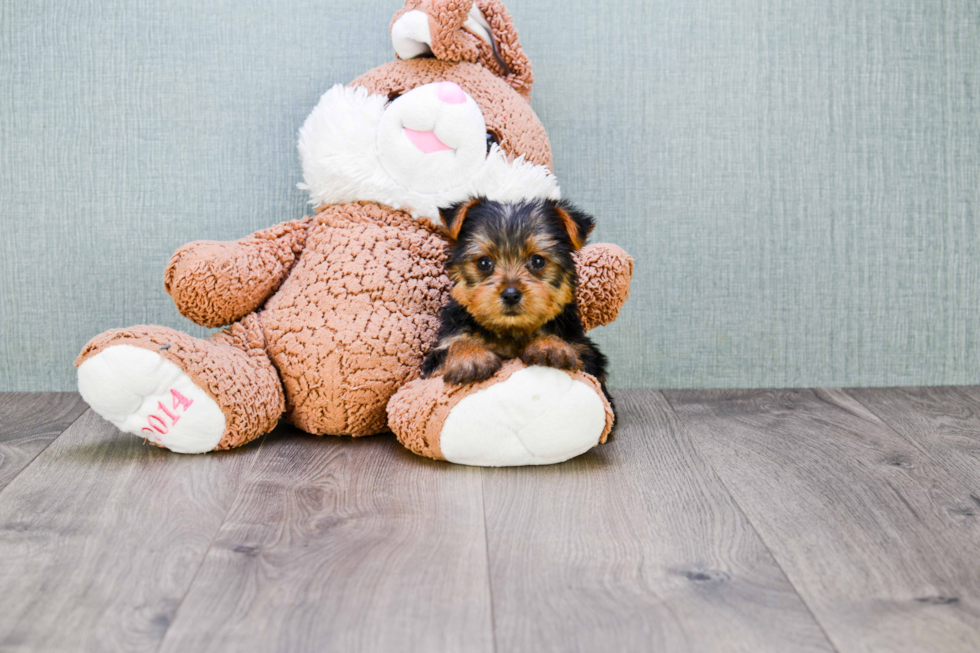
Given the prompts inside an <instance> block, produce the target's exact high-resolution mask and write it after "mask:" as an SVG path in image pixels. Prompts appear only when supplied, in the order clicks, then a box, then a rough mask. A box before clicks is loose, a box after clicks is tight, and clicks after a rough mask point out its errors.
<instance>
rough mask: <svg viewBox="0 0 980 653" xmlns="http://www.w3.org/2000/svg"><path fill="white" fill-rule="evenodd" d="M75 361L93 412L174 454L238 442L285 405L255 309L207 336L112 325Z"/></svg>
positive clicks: (271, 421)
mask: <svg viewBox="0 0 980 653" xmlns="http://www.w3.org/2000/svg"><path fill="white" fill-rule="evenodd" d="M76 365H77V366H78V389H79V391H80V392H81V394H82V397H83V398H84V399H85V401H87V402H88V404H89V405H90V406H91V407H92V409H93V410H94V411H95V412H96V413H98V414H99V415H101V416H102V417H104V418H105V419H107V420H108V421H110V422H112V423H113V424H114V425H115V426H116V427H117V428H119V429H120V430H121V431H125V432H127V433H132V434H133V435H136V436H138V437H141V438H146V439H148V440H149V441H151V442H153V443H154V444H157V445H159V446H161V447H165V448H167V449H170V450H171V451H176V452H178V453H203V452H206V451H213V450H216V449H230V448H233V447H238V446H241V445H243V444H245V443H246V442H249V441H251V440H254V439H255V438H257V437H259V436H260V435H262V434H263V433H267V432H268V431H270V430H272V428H274V427H275V425H276V423H277V421H278V419H279V417H280V416H281V415H282V413H283V411H284V410H285V400H284V398H283V391H282V384H281V382H280V381H279V376H278V374H277V372H276V369H275V368H274V367H273V366H272V363H271V362H270V361H269V358H268V356H267V354H266V352H265V338H264V336H263V334H262V330H261V327H260V325H259V322H258V318H257V317H256V316H255V315H249V316H246V317H245V318H244V319H242V320H241V321H240V322H237V323H235V324H234V325H232V326H231V327H229V328H227V329H225V330H224V331H222V332H221V333H218V334H216V335H215V336H213V337H212V338H210V339H207V340H202V339H199V338H194V337H191V336H189V335H187V334H185V333H181V332H179V331H175V330H173V329H168V328H166V327H158V326H139V327H132V328H130V329H113V330H110V331H107V332H105V333H103V334H101V335H99V336H96V337H95V338H93V339H92V340H91V341H90V342H89V343H88V345H86V346H85V348H84V349H83V350H82V353H81V354H80V355H79V357H78V361H77V362H76Z"/></svg>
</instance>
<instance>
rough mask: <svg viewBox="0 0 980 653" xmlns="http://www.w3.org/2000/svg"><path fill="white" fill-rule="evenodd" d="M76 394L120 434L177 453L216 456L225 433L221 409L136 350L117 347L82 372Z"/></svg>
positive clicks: (165, 363) (174, 369)
mask: <svg viewBox="0 0 980 653" xmlns="http://www.w3.org/2000/svg"><path fill="white" fill-rule="evenodd" d="M78 390H79V392H80V393H81V395H82V398H83V399H84V400H85V401H86V402H88V404H89V406H91V407H92V410H94V411H95V412H96V413H98V414H99V415H101V416H102V417H103V418H105V419H106V420H108V421H109V422H112V424H114V425H115V426H116V427H117V428H118V429H119V430H120V431H124V432H126V433H132V434H133V435H136V436H138V437H141V438H146V439H148V440H150V441H152V442H154V443H155V444H157V445H159V446H161V447H165V448H167V449H170V450H171V451H175V452H177V453H204V452H205V451H211V450H213V449H214V448H215V447H216V446H217V445H218V442H219V441H220V440H221V437H222V435H223V434H224V431H225V416H224V413H222V411H221V408H220V407H219V406H218V404H217V403H216V402H215V401H214V399H212V398H211V397H210V396H209V395H208V394H207V393H206V392H205V391H204V390H202V389H201V388H199V387H198V386H197V385H195V384H194V382H193V381H191V379H190V377H188V376H187V374H185V373H184V372H183V370H181V369H180V368H179V367H178V366H177V365H175V364H174V363H172V362H170V361H169V360H166V359H165V358H163V357H162V356H160V355H159V354H157V353H155V352H153V351H150V350H148V349H143V348H142V347H134V346H132V345H114V346H112V347H108V348H106V349H104V350H103V351H101V352H99V353H98V354H96V355H95V356H92V357H91V358H89V359H87V360H86V361H85V362H84V363H82V364H81V365H80V366H79V368H78Z"/></svg>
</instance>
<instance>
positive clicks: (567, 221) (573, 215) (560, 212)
mask: <svg viewBox="0 0 980 653" xmlns="http://www.w3.org/2000/svg"><path fill="white" fill-rule="evenodd" d="M548 204H549V205H551V208H552V209H554V211H555V214H556V215H557V216H558V219H559V220H561V223H562V226H563V227H565V231H567V232H568V239H569V240H570V241H571V243H572V249H573V250H575V251H578V250H580V249H582V246H583V245H585V241H586V240H587V239H588V238H589V234H590V233H592V230H593V229H595V220H594V219H593V218H592V216H591V215H589V214H588V213H585V212H583V211H580V210H579V209H577V208H575V207H574V206H572V205H571V204H570V203H568V202H566V201H565V200H560V201H557V202H556V201H554V200H548Z"/></svg>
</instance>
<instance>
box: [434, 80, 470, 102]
mask: <svg viewBox="0 0 980 653" xmlns="http://www.w3.org/2000/svg"><path fill="white" fill-rule="evenodd" d="M436 95H437V96H438V98H439V99H440V100H442V101H443V102H445V103H446V104H462V103H463V102H466V92H465V91H464V90H463V89H461V88H460V87H459V84H454V83H452V82H439V88H438V90H437V91H436Z"/></svg>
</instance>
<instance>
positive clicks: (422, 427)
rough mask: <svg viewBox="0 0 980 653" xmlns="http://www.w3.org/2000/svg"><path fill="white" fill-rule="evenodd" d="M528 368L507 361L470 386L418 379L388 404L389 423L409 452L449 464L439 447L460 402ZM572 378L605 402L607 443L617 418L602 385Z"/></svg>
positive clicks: (578, 374) (603, 439)
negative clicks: (495, 370) (493, 372)
mask: <svg viewBox="0 0 980 653" xmlns="http://www.w3.org/2000/svg"><path fill="white" fill-rule="evenodd" d="M522 369H524V364H523V363H522V362H521V361H520V360H518V359H513V360H509V361H506V362H505V363H504V364H503V366H501V368H500V370H498V371H497V373H496V374H494V375H493V376H492V377H490V378H489V379H487V380H486V381H482V382H480V383H472V384H468V385H449V384H447V383H446V382H445V381H443V380H442V377H435V378H431V379H417V380H415V381H412V382H410V383H408V384H406V385H405V386H404V387H403V388H401V389H400V390H399V391H398V393H397V394H396V395H395V396H394V397H392V399H391V401H389V402H388V420H389V423H390V425H391V430H392V432H393V433H394V434H395V436H396V437H397V438H398V441H399V442H401V443H402V444H403V445H404V446H405V447H406V448H408V449H409V450H411V451H413V452H415V453H417V454H418V455H420V456H426V457H428V458H435V459H436V460H445V457H444V456H443V455H442V449H441V447H440V444H439V440H440V437H441V435H442V427H443V425H444V424H445V422H446V418H447V417H448V416H449V413H450V412H451V411H452V409H453V408H455V407H456V404H458V403H459V402H460V401H462V400H463V399H465V398H466V397H469V396H470V395H473V394H475V393H477V392H480V391H481V390H486V389H487V388H489V387H491V386H493V385H496V384H497V383H500V382H501V381H506V380H507V379H509V378H510V377H511V375H513V374H514V372H517V371H518V370H522ZM571 377H572V378H573V379H574V380H576V381H581V382H582V383H585V384H587V385H589V386H590V387H592V388H593V389H594V390H595V391H596V393H598V395H599V396H600V397H601V398H602V403H603V406H605V409H606V427H605V429H603V431H602V435H601V436H600V438H599V444H603V443H605V442H606V439H607V438H608V436H609V432H610V431H612V427H613V423H614V420H615V416H614V415H613V411H612V407H611V406H610V405H609V402H608V401H606V399H605V396H604V395H603V394H602V391H601V389H600V386H599V382H598V381H596V380H595V379H594V378H593V377H591V376H589V375H588V374H585V373H584V372H575V373H573V374H571Z"/></svg>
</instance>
